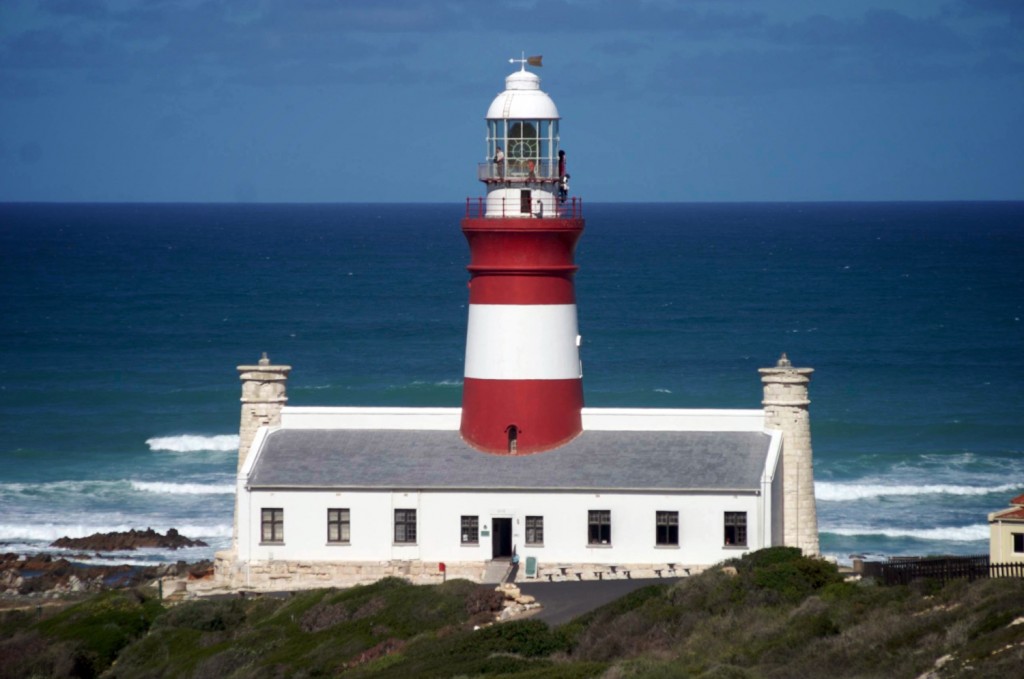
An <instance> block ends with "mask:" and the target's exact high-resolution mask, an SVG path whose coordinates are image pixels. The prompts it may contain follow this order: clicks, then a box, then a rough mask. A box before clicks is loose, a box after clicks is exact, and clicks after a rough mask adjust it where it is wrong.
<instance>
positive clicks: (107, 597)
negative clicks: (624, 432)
mask: <svg viewBox="0 0 1024 679" xmlns="http://www.w3.org/2000/svg"><path fill="white" fill-rule="evenodd" d="M501 600H502V596H501V595H500V594H498V593H496V592H494V591H492V590H491V589H490V588H489V587H483V586H479V585H475V584H473V583H469V582H467V581H462V580H455V581H450V582H447V583H445V584H442V585H436V586H413V585H409V584H407V583H406V582H404V581H401V580H397V579H388V580H383V581H381V582H378V583H376V584H373V585H369V586H364V587H356V588H352V589H348V590H332V589H326V590H315V591H307V592H299V593H294V594H291V595H284V596H282V597H271V596H260V597H248V598H241V597H239V596H232V597H225V598H223V599H219V600H197V601H190V602H186V603H181V604H178V605H170V604H168V603H166V602H161V601H159V600H158V598H157V596H156V592H155V591H153V590H150V589H122V590H115V591H110V592H105V593H103V594H100V595H96V596H93V597H91V598H89V599H87V600H85V601H82V602H80V603H77V604H74V605H70V606H68V607H66V608H63V609H61V610H59V611H56V612H52V613H48V612H46V610H43V609H39V610H36V609H29V610H21V611H8V612H6V613H5V614H3V617H2V618H0V658H3V662H2V663H0V678H4V679H6V678H7V677H11V678H13V677H19V678H20V677H98V676H104V677H131V678H136V677H151V678H154V679H155V678H157V677H211V678H216V679H227V678H229V677H256V678H260V677H268V678H269V677H331V676H339V675H341V676H346V677H349V676H351V677H399V678H401V679H408V678H409V677H457V676H465V677H475V676H490V677H512V676H514V677H556V678H557V677H564V678H573V677H608V678H626V677H706V678H725V677H735V678H742V677H795V676H801V677H820V676H827V677H831V678H833V679H838V678H841V677H910V678H914V677H935V678H938V677H960V676H970V677H989V676H991V677H1000V678H1002V677H1007V676H1015V675H1016V674H1017V673H1018V672H1019V669H1020V667H1022V666H1024V580H1020V579H1013V578H1002V579H986V580H978V581H974V582H968V581H965V580H959V581H952V582H949V583H945V584H943V583H939V582H935V581H927V580H925V581H918V582H915V583H913V584H911V585H906V586H893V587H885V586H881V585H878V584H876V583H874V582H873V581H871V580H862V581H855V582H850V581H846V580H845V579H844V577H843V575H841V574H840V573H839V572H838V571H837V569H836V568H835V567H834V566H833V565H831V564H829V563H827V562H824V561H820V560H816V559H808V558H805V557H802V556H800V554H799V552H798V551H797V550H794V549H790V548H772V549H767V550H762V551H760V552H755V553H752V554H748V555H746V556H745V557H744V558H742V559H736V560H733V561H731V562H729V563H727V564H724V565H723V566H721V567H718V568H715V569H712V570H709V571H707V572H705V573H703V574H701V575H698V576H694V577H690V578H686V579H684V580H681V581H678V582H675V583H671V584H668V583H666V584H658V585H653V586H649V587H645V588H642V589H639V590H637V591H635V592H633V593H632V594H629V595H627V596H625V597H623V598H621V599H619V600H617V601H615V602H612V603H611V604H609V605H607V606H604V607H602V608H599V609H597V610H595V611H592V612H590V613H588V614H586V615H583V616H581V617H579V618H576V619H575V620H573V621H571V622H569V623H568V624H565V625H562V626H559V627H555V628H552V627H549V626H548V625H547V624H545V623H543V622H541V621H539V620H535V619H530V618H525V619H519V620H513V621H510V622H505V623H500V624H492V621H493V620H494V617H495V612H496V611H497V610H498V609H499V608H500V606H501ZM541 602H542V603H543V598H541Z"/></svg>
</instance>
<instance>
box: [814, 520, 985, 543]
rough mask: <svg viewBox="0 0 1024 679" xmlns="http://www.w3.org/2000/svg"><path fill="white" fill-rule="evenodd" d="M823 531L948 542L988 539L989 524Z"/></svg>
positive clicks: (842, 527) (844, 528)
mask: <svg viewBox="0 0 1024 679" xmlns="http://www.w3.org/2000/svg"><path fill="white" fill-rule="evenodd" d="M821 532H822V533H831V534H833V535H847V536H857V535H881V536H884V537H887V538H915V539H918V540H938V541H948V542H975V541H978V540H988V537H989V529H988V524H984V523H979V524H974V525H972V526H948V527H943V528H877V527H868V526H848V527H844V526H838V527H829V528H822V529H821Z"/></svg>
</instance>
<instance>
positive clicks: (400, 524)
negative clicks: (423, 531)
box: [395, 509, 416, 544]
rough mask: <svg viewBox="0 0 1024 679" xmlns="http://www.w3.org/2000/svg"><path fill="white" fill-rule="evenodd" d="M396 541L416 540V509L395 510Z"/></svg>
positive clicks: (411, 541) (410, 541) (407, 541)
mask: <svg viewBox="0 0 1024 679" xmlns="http://www.w3.org/2000/svg"><path fill="white" fill-rule="evenodd" d="M395 542H397V543H403V544H413V543H415V542H416V510H415V509H396V510H395Z"/></svg>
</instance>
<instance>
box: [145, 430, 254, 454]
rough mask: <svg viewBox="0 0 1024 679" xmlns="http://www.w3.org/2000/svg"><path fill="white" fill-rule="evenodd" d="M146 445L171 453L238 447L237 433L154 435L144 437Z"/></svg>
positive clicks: (152, 448)
mask: <svg viewBox="0 0 1024 679" xmlns="http://www.w3.org/2000/svg"><path fill="white" fill-rule="evenodd" d="M146 445H147V446H149V449H150V450H168V451H171V452H173V453H193V452H197V451H200V450H218V451H229V450H237V449H238V434H219V435H217V436H200V435H198V434H181V435H179V436H154V437H153V438H150V439H146Z"/></svg>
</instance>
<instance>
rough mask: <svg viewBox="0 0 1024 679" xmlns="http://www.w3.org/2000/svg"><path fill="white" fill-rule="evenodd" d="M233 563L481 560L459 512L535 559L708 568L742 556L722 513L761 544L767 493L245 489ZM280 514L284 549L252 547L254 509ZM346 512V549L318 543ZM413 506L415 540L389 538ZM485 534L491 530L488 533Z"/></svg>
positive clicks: (487, 542)
mask: <svg viewBox="0 0 1024 679" xmlns="http://www.w3.org/2000/svg"><path fill="white" fill-rule="evenodd" d="M240 491H241V492H242V493H244V496H243V502H241V503H239V504H240V505H241V506H240V508H239V509H240V512H239V525H240V530H239V551H238V555H239V558H240V560H242V561H249V560H254V561H264V560H296V561H387V560H422V561H426V562H434V561H436V562H458V561H485V560H488V559H490V558H491V538H490V537H484V536H482V535H481V537H480V543H479V545H474V546H464V545H462V544H461V540H460V525H461V524H460V518H461V516H462V515H464V514H465V515H476V516H479V523H480V528H481V531H482V530H483V529H484V526H486V527H487V528H488V529H492V528H493V525H492V519H493V518H494V517H508V518H511V519H512V529H513V544H514V545H515V547H516V550H517V553H518V554H519V555H520V556H521V557H522V558H523V559H525V558H526V557H527V556H535V557H537V559H538V560H539V561H540V562H542V563H547V564H553V563H567V564H571V563H603V564H624V563H630V564H638V563H652V564H664V563H679V564H687V565H700V564H713V563H717V562H719V561H721V560H723V559H727V558H731V557H734V556H737V555H738V554H741V553H742V552H743V551H745V550H744V549H742V548H737V547H726V546H724V545H723V542H724V540H723V538H724V528H723V516H724V512H726V511H745V512H747V534H748V545H747V550H756V549H760V548H761V547H764V546H769V545H770V544H771V535H770V525H771V523H770V520H771V516H770V494H768V495H765V494H753V493H751V494H737V495H732V494H730V495H725V496H722V495H710V494H687V495H665V494H654V493H651V494H640V493H633V494H627V493H614V494H609V493H602V494H595V493H592V492H586V493H585V492H577V493H565V492H562V493H554V492H552V493H521V492H520V493H498V492H495V493H486V492H450V491H445V492H415V491H407V492H406V491H394V492H388V491H354V492H349V491H338V492H335V491H295V490H288V491H262V490H260V491H252V492H247V491H245V490H244V489H240ZM271 507H280V508H283V509H284V534H285V541H284V545H260V509H262V508H271ZM328 508H347V509H349V510H350V516H351V521H352V524H351V537H352V539H351V543H350V544H348V545H329V544H328V543H327V509H328ZM396 508H400V509H416V510H417V543H416V544H415V545H411V546H406V545H396V544H394V542H393V536H394V529H393V519H394V509H396ZM605 509H606V510H610V511H611V522H612V540H611V546H607V547H606V546H591V545H588V544H587V536H588V523H587V517H588V511H589V510H605ZM656 511H678V512H679V541H680V545H679V546H678V547H660V546H656V545H655V512H656ZM528 515H529V516H543V517H544V545H543V546H528V545H526V544H525V517H526V516H528ZM492 535H493V531H492Z"/></svg>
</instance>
